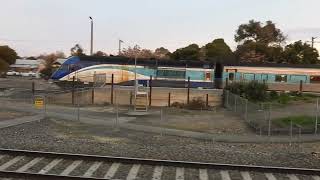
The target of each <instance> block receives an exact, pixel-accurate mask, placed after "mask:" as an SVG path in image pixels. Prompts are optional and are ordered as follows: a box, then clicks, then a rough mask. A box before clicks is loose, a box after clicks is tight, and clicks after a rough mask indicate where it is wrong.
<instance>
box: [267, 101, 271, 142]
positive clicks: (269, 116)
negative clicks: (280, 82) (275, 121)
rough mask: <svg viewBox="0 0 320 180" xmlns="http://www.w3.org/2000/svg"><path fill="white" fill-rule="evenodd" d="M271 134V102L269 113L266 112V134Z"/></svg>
mask: <svg viewBox="0 0 320 180" xmlns="http://www.w3.org/2000/svg"><path fill="white" fill-rule="evenodd" d="M270 135H271V104H269V113H268V136H270Z"/></svg>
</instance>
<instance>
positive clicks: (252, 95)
mask: <svg viewBox="0 0 320 180" xmlns="http://www.w3.org/2000/svg"><path fill="white" fill-rule="evenodd" d="M245 87H246V88H245V97H246V98H247V99H249V100H251V101H265V100H266V99H267V97H268V96H267V90H268V86H267V85H266V84H264V83H259V82H258V81H251V82H249V83H248V84H247V85H246V86H245Z"/></svg>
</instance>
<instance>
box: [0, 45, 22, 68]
mask: <svg viewBox="0 0 320 180" xmlns="http://www.w3.org/2000/svg"><path fill="white" fill-rule="evenodd" d="M17 57H18V55H17V53H16V51H15V50H13V49H11V48H10V47H9V46H0V59H2V60H3V61H5V62H6V63H7V64H9V65H11V64H14V63H15V62H16V59H17Z"/></svg>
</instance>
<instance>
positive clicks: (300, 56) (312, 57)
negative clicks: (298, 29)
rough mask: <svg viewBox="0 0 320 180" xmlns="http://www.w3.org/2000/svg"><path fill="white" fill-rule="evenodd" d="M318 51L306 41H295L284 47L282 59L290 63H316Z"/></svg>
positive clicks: (317, 61)
mask: <svg viewBox="0 0 320 180" xmlns="http://www.w3.org/2000/svg"><path fill="white" fill-rule="evenodd" d="M318 57H319V52H318V51H317V50H316V49H314V48H312V47H311V46H310V45H309V44H307V43H302V41H297V42H294V43H292V44H289V45H287V46H286V47H285V50H284V52H283V59H285V61H286V62H288V63H292V64H316V63H319V60H318Z"/></svg>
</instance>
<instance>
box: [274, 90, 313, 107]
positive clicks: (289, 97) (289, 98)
mask: <svg viewBox="0 0 320 180" xmlns="http://www.w3.org/2000/svg"><path fill="white" fill-rule="evenodd" d="M318 97H319V96H317V95H314V94H308V93H302V94H301V93H299V92H289V93H280V94H278V93H276V92H275V91H271V92H270V93H269V99H268V100H269V102H272V103H274V104H280V105H286V104H290V103H292V102H305V103H311V102H314V100H315V98H318Z"/></svg>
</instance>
